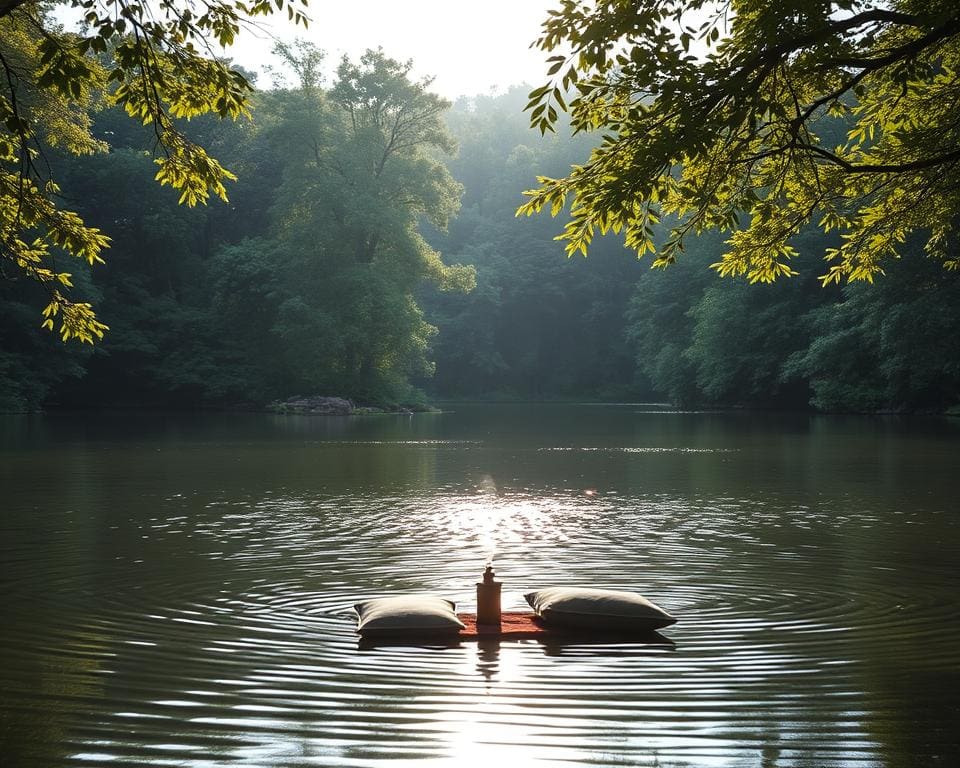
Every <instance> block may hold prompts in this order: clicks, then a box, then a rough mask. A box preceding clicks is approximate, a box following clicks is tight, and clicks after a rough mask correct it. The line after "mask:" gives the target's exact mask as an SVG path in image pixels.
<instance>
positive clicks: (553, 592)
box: [524, 587, 677, 631]
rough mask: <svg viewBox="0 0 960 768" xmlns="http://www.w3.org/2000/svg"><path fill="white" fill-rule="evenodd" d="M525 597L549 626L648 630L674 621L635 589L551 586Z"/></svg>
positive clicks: (674, 621)
mask: <svg viewBox="0 0 960 768" xmlns="http://www.w3.org/2000/svg"><path fill="white" fill-rule="evenodd" d="M524 597H526V599H527V602H528V603H530V607H531V608H533V610H534V612H535V613H536V614H537V616H539V617H540V618H541V619H543V621H544V623H545V624H547V625H548V626H560V627H573V628H581V629H599V630H604V629H619V630H632V631H649V630H654V629H660V628H661V627H668V626H670V625H671V624H676V622H677V620H676V619H675V618H674V617H673V616H671V615H670V614H669V613H667V612H666V611H665V610H663V608H661V607H660V606H658V605H654V604H653V603H651V602H650V601H649V600H647V598H645V597H643V596H642V595H638V594H637V593H636V592H617V591H614V590H611V589H590V588H587V587H550V588H549V589H540V590H537V591H536V592H530V593H528V594H526V595H524Z"/></svg>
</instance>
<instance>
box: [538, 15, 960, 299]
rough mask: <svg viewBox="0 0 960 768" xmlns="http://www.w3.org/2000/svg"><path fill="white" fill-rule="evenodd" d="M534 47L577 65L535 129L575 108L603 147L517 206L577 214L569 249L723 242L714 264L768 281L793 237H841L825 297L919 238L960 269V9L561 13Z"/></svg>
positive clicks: (785, 270)
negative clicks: (704, 235) (615, 242)
mask: <svg viewBox="0 0 960 768" xmlns="http://www.w3.org/2000/svg"><path fill="white" fill-rule="evenodd" d="M537 45H538V46H539V47H540V48H541V49H543V50H544V51H546V52H555V51H565V52H562V53H555V54H554V55H552V56H551V57H550V58H549V59H548V61H550V62H551V66H550V69H549V77H550V81H549V82H548V83H547V84H545V85H543V86H541V87H540V88H537V89H536V90H534V91H533V92H531V94H530V101H529V104H528V109H530V110H531V112H530V117H531V120H532V122H533V124H534V125H536V126H538V127H539V128H540V130H541V131H547V130H552V129H554V127H555V125H556V123H557V120H558V119H559V114H560V112H562V111H564V110H567V109H568V110H569V113H570V116H571V123H572V126H573V129H574V130H575V131H581V132H583V131H596V132H600V133H602V139H601V140H600V142H599V145H598V146H597V147H596V149H594V150H593V151H592V153H591V155H590V157H589V159H588V161H587V162H585V163H584V164H583V165H578V166H574V167H573V169H572V170H571V172H570V173H569V175H567V176H566V177H564V178H549V177H541V178H540V179H539V183H540V187H539V188H538V189H536V190H533V191H531V192H529V193H528V194H529V195H530V199H529V200H528V201H527V202H526V203H525V204H524V205H523V206H522V208H521V209H520V211H521V212H523V213H527V214H530V213H534V212H539V211H541V210H543V209H545V208H546V209H549V210H550V211H551V212H552V213H553V214H554V215H556V214H557V213H559V212H560V211H561V210H562V209H563V208H564V207H565V206H567V205H569V210H570V220H569V222H568V223H567V225H566V227H565V229H564V232H563V234H562V238H563V239H565V240H566V242H567V251H568V253H570V254H573V253H576V252H582V253H584V254H586V252H587V248H588V246H589V245H590V242H591V240H592V238H593V235H594V232H596V231H600V232H606V231H608V230H613V231H615V232H618V233H623V235H624V237H625V241H626V243H627V245H628V246H630V247H631V248H633V249H635V250H636V251H637V253H638V254H639V255H641V256H642V255H644V254H645V253H655V254H656V258H655V261H654V265H655V266H665V265H667V264H670V263H672V262H673V261H675V259H676V258H677V256H678V255H679V254H680V253H681V252H682V251H683V249H684V243H685V240H686V239H687V238H688V237H689V236H690V235H692V234H696V233H699V232H702V231H704V230H709V229H717V230H721V231H723V232H727V233H729V234H730V237H729V240H728V241H727V246H728V247H727V249H726V250H725V252H724V253H723V254H722V257H721V258H720V260H719V261H717V262H716V263H714V264H712V266H713V268H714V269H716V270H717V271H718V272H719V273H720V274H722V275H745V276H746V277H747V278H748V279H749V281H751V282H757V281H762V282H770V281H773V280H775V279H776V278H777V277H781V276H786V275H793V274H795V273H796V272H795V270H794V269H793V267H792V266H791V260H792V259H793V257H794V256H795V255H796V254H797V251H796V249H795V247H794V245H793V244H792V243H791V239H792V238H793V237H794V236H796V235H797V234H798V233H799V232H800V231H801V229H803V228H804V227H805V226H807V225H808V224H810V223H811V222H813V223H814V224H815V225H817V226H819V227H821V228H822V229H824V230H826V231H831V230H836V231H837V232H838V233H839V235H840V237H841V242H840V243H839V245H837V246H836V247H828V248H827V249H826V250H825V258H826V260H827V262H828V264H829V266H828V269H827V272H826V274H824V275H823V276H822V277H821V280H822V282H823V283H824V284H826V283H839V282H841V281H842V280H844V279H846V280H853V281H856V280H867V281H872V280H873V278H874V277H875V276H876V275H877V274H879V273H882V272H883V265H884V264H885V263H886V262H887V261H889V259H891V258H895V257H897V256H899V255H900V254H901V252H902V251H903V244H904V242H905V241H906V239H907V237H908V236H909V235H910V234H911V233H918V234H919V235H920V236H921V237H922V238H923V241H924V243H925V250H926V252H927V253H928V254H930V255H932V256H935V257H937V258H939V259H942V260H943V264H944V265H945V266H946V267H948V268H950V269H956V268H958V267H960V254H958V252H957V246H958V233H957V223H958V213H957V212H958V211H960V184H958V180H960V179H958V168H960V165H958V164H960V5H958V4H957V3H956V0H924V1H923V2H919V1H918V0H889V2H883V1H882V0H836V1H834V2H828V1H827V0H774V1H771V0H720V1H719V2H718V1H717V0H593V1H591V2H586V1H581V0H563V2H562V3H561V4H560V8H559V9H558V10H555V11H552V12H551V14H550V16H549V17H548V19H547V20H546V21H545V22H544V24H543V32H542V35H541V36H540V38H539V40H538V41H537ZM571 87H572V88H575V92H574V95H573V97H572V99H570V103H569V106H568V105H567V103H566V101H565V96H566V97H567V98H569V93H568V90H569V89H570V88H571ZM838 130H844V132H845V136H843V138H842V139H840V140H839V141H836V142H832V141H831V137H832V135H835V134H836V133H837V131H838ZM663 214H670V215H672V216H674V217H675V223H674V224H673V225H672V227H671V230H670V235H669V237H668V238H667V239H666V241H665V242H664V243H663V244H662V245H661V246H659V247H658V246H657V245H655V243H654V226H655V224H656V223H657V221H658V220H659V218H660V217H661V216H662V215H663Z"/></svg>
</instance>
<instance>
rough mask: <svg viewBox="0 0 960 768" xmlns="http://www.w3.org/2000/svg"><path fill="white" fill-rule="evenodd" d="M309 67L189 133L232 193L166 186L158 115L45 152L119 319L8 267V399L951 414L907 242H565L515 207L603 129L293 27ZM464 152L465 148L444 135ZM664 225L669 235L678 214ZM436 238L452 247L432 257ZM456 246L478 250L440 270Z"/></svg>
mask: <svg viewBox="0 0 960 768" xmlns="http://www.w3.org/2000/svg"><path fill="white" fill-rule="evenodd" d="M280 53H281V58H282V60H283V61H284V63H285V65H286V70H285V71H287V72H292V73H293V75H294V78H293V80H294V82H293V84H292V85H289V86H282V87H277V88H274V89H272V90H268V91H262V92H258V93H257V94H256V95H255V97H254V101H255V111H254V119H253V121H246V120H244V121H237V122H232V121H221V120H219V119H217V118H216V116H213V115H208V116H200V117H198V118H196V119H194V120H192V121H190V122H189V123H188V124H187V123H185V124H182V125H181V126H180V129H181V130H183V131H184V132H185V133H187V134H189V138H190V140H191V141H193V142H195V143H196V144H197V145H198V146H203V147H205V148H207V149H208V150H209V151H210V152H211V154H213V155H215V156H217V157H218V158H220V159H221V160H222V162H223V163H224V164H225V166H226V167H229V168H231V169H232V170H233V171H234V172H235V173H236V175H237V176H238V180H237V181H236V182H234V183H232V184H231V185H230V203H229V204H216V205H211V206H209V207H203V206H198V207H193V208H191V207H187V206H181V205H179V204H178V200H177V198H178V194H177V193H171V191H170V190H169V189H165V188H163V187H161V186H159V185H157V184H156V182H155V180H154V176H155V174H156V167H155V164H154V162H153V154H152V148H153V143H154V141H155V137H154V135H153V133H152V130H151V129H150V127H149V126H147V127H143V126H140V125H139V124H138V123H137V122H135V121H131V120H129V119H128V117H127V116H126V115H125V114H124V112H123V111H121V110H120V109H119V108H117V107H112V108H110V107H108V108H104V109H101V110H100V111H96V112H93V113H92V114H91V115H90V125H89V135H90V137H91V140H92V141H95V142H98V143H100V144H102V145H104V147H106V146H107V145H109V151H106V150H104V151H98V152H96V153H93V154H88V155H82V156H76V155H74V154H73V153H71V152H70V151H68V150H67V151H61V152H49V153H48V159H49V162H50V164H51V171H52V172H54V173H56V175H57V177H58V178H59V179H60V182H61V186H62V190H63V195H64V199H65V200H67V201H69V204H70V205H71V207H72V208H73V209H75V210H76V212H77V214H78V215H79V216H81V217H82V218H83V220H84V221H85V222H88V224H89V226H91V227H95V228H98V229H100V230H102V231H109V232H110V233H111V236H112V244H111V251H110V258H109V259H108V260H107V262H106V264H103V265H98V266H97V267H96V268H94V269H85V268H82V267H81V268H80V269H75V270H74V275H73V282H74V284H75V286H76V287H75V292H76V293H77V294H78V295H80V296H83V297H84V299H85V300H86V301H90V302H93V303H96V305H97V307H98V309H99V311H100V314H101V315H102V317H103V318H104V321H105V322H107V323H109V325H110V326H111V329H112V330H111V332H110V333H109V334H107V335H106V336H105V338H104V339H103V340H102V341H101V342H99V343H98V344H97V345H96V346H95V347H93V348H91V347H89V346H87V345H63V344H61V343H60V342H59V340H58V339H56V337H54V336H51V335H50V334H45V333H42V332H40V331H38V329H37V326H38V325H39V318H38V317H37V312H36V306H37V305H36V302H37V301H42V300H43V298H44V295H45V290H46V288H45V286H43V285H41V284H38V283H36V282H33V281H20V282H13V281H0V410H15V411H16V410H30V409H33V408H38V407H41V406H44V405H47V406H50V405H57V404H60V405H100V404H103V405H106V404H109V405H155V406H178V407H184V406H186V407H198V406H206V407H237V406H245V405H262V404H264V403H266V402H268V401H270V400H273V399H277V398H283V397H287V396H291V395H297V394H304V395H309V394H326V395H342V396H346V397H350V398H353V399H354V400H355V401H358V402H360V403H363V404H380V405H390V404H408V405H412V404H416V403H417V402H418V401H422V400H423V398H424V394H422V391H421V390H425V391H426V392H427V393H428V394H429V395H430V396H431V397H433V398H440V397H471V398H522V399H525V398H584V399H597V398H602V399H610V398H617V399H628V398H629V399H657V400H669V401H671V402H675V403H678V404H684V405H713V404H717V405H726V406H764V407H808V405H809V404H810V403H812V404H813V405H815V406H816V407H819V408H822V409H826V410H855V411H870V410H878V409H894V410H925V409H929V410H942V409H945V408H949V407H952V406H956V405H957V404H958V403H960V342H958V339H960V273H957V272H949V271H945V270H943V269H942V268H941V264H940V262H939V261H938V260H936V259H930V258H927V257H926V256H925V254H924V252H923V242H922V240H908V241H907V242H906V244H905V248H904V249H903V250H904V253H903V258H902V259H900V260H894V261H892V262H890V263H889V264H888V265H887V267H886V271H887V273H888V274H887V276H885V277H878V278H877V279H876V281H875V283H874V284H873V285H864V284H862V283H851V284H847V285H844V286H842V287H839V286H829V287H828V288H826V289H824V288H822V287H821V286H820V284H819V281H818V280H817V279H816V274H815V273H816V270H815V269H803V268H802V267H804V266H810V267H812V266H813V265H814V264H816V263H817V262H818V261H819V259H820V257H821V255H822V253H823V252H824V250H825V249H828V248H833V247H837V244H838V243H839V242H840V237H839V235H838V234H837V233H830V234H824V233H823V232H822V231H821V230H820V229H818V228H817V227H816V226H812V225H811V226H808V227H806V228H804V229H803V230H802V231H801V232H800V234H799V235H798V236H797V237H795V238H794V239H793V240H792V243H793V246H794V247H795V248H796V251H797V255H796V257H795V263H796V265H797V266H798V271H799V272H800V273H801V274H800V277H798V278H794V279H792V280H789V281H777V282H775V283H773V284H762V285H753V286H751V285H749V283H748V281H747V280H746V278H734V279H728V280H719V279H717V278H716V276H715V274H714V273H712V272H711V271H710V270H708V269H705V268H704V266H705V265H708V264H711V263H715V262H716V261H717V260H718V259H720V257H721V254H722V253H723V250H724V247H725V246H724V243H723V238H722V236H720V235H718V234H716V233H704V234H702V235H699V236H691V237H689V238H687V242H686V253H685V257H684V258H683V259H681V260H680V261H679V262H678V263H677V264H676V265H674V266H673V267H672V268H671V269H669V270H651V269H649V268H648V267H647V265H645V264H644V263H642V262H639V261H637V260H636V259H635V258H634V254H632V253H631V252H630V251H629V250H626V249H624V248H623V246H622V245H621V243H620V242H619V239H618V238H616V237H613V236H608V237H601V238H598V239H597V240H596V241H595V242H594V243H593V245H592V247H591V258H590V259H589V260H584V259H579V258H578V259H569V258H567V257H566V256H565V255H564V246H563V244H562V243H559V242H556V241H555V240H554V232H553V229H554V228H553V225H552V222H551V221H550V220H549V219H547V218H546V217H532V218H528V217H519V218H517V217H515V216H514V211H515V210H516V207H517V205H518V204H519V202H520V201H521V200H522V190H523V189H525V188H526V187H528V186H529V185H530V182H531V180H532V179H533V178H534V177H535V175H536V174H537V173H542V172H547V173H556V174H561V173H563V172H565V171H566V169H568V168H569V166H570V164H571V163H572V162H575V161H576V158H578V157H580V156H582V155H583V154H584V153H585V152H589V151H590V143H589V142H590V137H589V136H588V135H579V136H576V137H574V138H572V139H571V138H566V137H563V136H562V135H554V134H547V135H546V136H540V135H539V134H538V133H537V132H532V131H530V130H529V129H528V127H527V124H526V123H527V118H526V117H525V116H524V115H523V111H522V107H523V104H524V102H525V97H524V95H523V94H524V91H522V90H520V89H516V90H513V91H511V92H509V93H507V94H504V95H502V96H499V97H478V98H475V99H463V100H460V101H459V102H457V103H456V104H454V105H452V107H451V108H449V109H447V108H448V105H447V104H445V103H444V102H443V101H442V100H441V99H439V98H437V97H436V96H434V95H432V94H430V92H429V89H428V88H427V83H416V82H412V81H411V80H410V77H409V67H408V65H406V64H403V63H400V62H396V61H393V60H391V59H389V58H388V57H387V56H385V55H384V54H383V53H382V52H378V51H374V52H370V53H368V54H367V56H365V57H364V58H363V60H361V61H360V62H350V61H344V62H341V64H340V66H339V68H338V69H337V72H336V75H335V78H334V80H333V82H332V83H330V84H329V85H327V84H325V83H323V82H322V81H321V79H320V76H319V71H320V68H319V64H320V62H321V60H322V54H321V53H320V52H319V51H317V50H316V49H314V48H312V47H310V46H309V45H304V44H300V45H295V46H291V47H288V48H284V49H282V50H281V51H280ZM455 145H457V146H458V147H459V149H458V150H457V152H456V154H450V152H451V150H453V149H454V146H455ZM671 223H672V222H670V221H668V222H665V223H664V225H657V226H656V227H654V229H653V231H652V235H653V237H654V239H655V240H656V241H657V242H658V243H662V242H663V241H665V240H666V239H668V238H669V237H670V233H669V229H670V227H669V225H670V224H671ZM441 253H442V254H444V257H443V259H441V257H440V254H441ZM448 264H461V265H464V266H452V267H451V266H448Z"/></svg>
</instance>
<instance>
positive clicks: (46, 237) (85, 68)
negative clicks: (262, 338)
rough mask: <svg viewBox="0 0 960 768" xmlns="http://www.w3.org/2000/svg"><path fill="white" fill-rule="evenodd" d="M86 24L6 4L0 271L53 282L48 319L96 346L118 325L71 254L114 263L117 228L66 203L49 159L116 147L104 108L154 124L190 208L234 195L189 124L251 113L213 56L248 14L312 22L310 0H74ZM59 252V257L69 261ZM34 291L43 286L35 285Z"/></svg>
mask: <svg viewBox="0 0 960 768" xmlns="http://www.w3.org/2000/svg"><path fill="white" fill-rule="evenodd" d="M67 4H68V5H69V6H70V7H71V8H72V9H74V10H76V11H79V12H80V13H81V14H82V17H83V26H82V28H81V29H80V31H77V32H71V31H65V30H64V29H63V28H62V27H61V25H60V24H58V23H57V21H56V18H55V17H54V15H53V13H52V11H53V8H54V3H52V2H50V0H0V268H4V269H5V270H8V271H10V272H12V273H13V275H15V276H17V277H21V278H24V279H29V280H30V281H32V282H35V283H37V284H39V285H40V286H42V287H43V288H44V289H45V290H44V292H43V293H41V294H40V295H41V296H44V300H45V303H46V307H45V309H44V310H43V316H44V318H45V319H44V321H43V326H44V327H45V328H48V329H50V330H53V328H54V325H55V323H56V322H57V321H59V323H60V328H59V332H60V336H61V338H62V339H63V340H64V341H67V340H69V339H78V340H80V341H86V342H90V343H93V340H94V339H95V338H97V339H102V338H103V334H104V331H106V330H108V328H107V326H106V325H105V324H104V323H102V322H100V321H99V320H98V319H97V316H96V314H95V312H94V310H93V308H92V306H91V304H90V302H86V301H76V300H73V299H71V298H69V296H68V289H70V288H73V283H72V277H73V275H72V274H71V273H70V272H66V271H62V266H61V265H62V256H64V255H67V256H71V257H75V258H78V259H81V260H82V261H85V262H86V263H87V264H89V265H94V264H100V263H103V259H102V258H101V254H102V252H103V251H104V250H105V249H107V248H108V247H109V245H110V235H109V234H108V233H107V232H104V231H102V230H101V229H99V228H97V227H95V226H91V225H89V224H88V223H87V222H86V221H85V220H84V218H83V216H82V215H79V214H78V212H77V211H76V210H73V209H71V208H67V207H65V206H64V204H63V197H62V195H61V192H62V187H61V185H60V182H59V181H58V178H59V177H58V175H57V174H56V173H55V171H54V169H53V168H52V167H51V163H50V158H49V154H50V153H52V152H55V151H63V152H67V153H69V154H72V155H76V156H82V155H89V154H93V153H96V152H102V151H105V150H106V149H107V147H108V144H107V142H105V141H103V140H101V139H98V138H97V137H96V136H94V135H93V133H92V132H91V120H90V114H89V110H90V109H91V108H93V107H96V106H100V105H103V104H110V105H113V106H114V107H115V108H117V109H120V110H123V111H124V112H125V113H126V114H127V115H128V116H129V117H131V118H134V119H135V120H136V121H137V122H138V123H140V124H142V125H145V126H150V128H151V132H152V135H153V142H154V147H155V149H158V150H160V151H159V152H158V153H157V156H156V159H155V160H154V161H153V162H154V163H155V165H156V167H155V168H154V169H153V170H154V171H155V178H156V180H157V181H158V182H159V183H160V184H164V185H170V186H171V187H173V188H175V189H177V190H178V191H179V192H180V193H181V194H180V202H181V203H186V204H187V205H189V206H193V205H196V204H197V203H198V202H205V201H206V200H207V199H208V198H209V197H210V195H211V194H213V195H215V196H216V197H220V198H222V199H224V200H226V188H225V186H224V183H225V182H226V181H229V180H232V179H234V178H235V177H234V176H233V174H232V173H230V172H229V171H227V170H226V169H225V168H224V167H223V166H222V165H221V164H220V163H219V162H218V161H217V160H215V159H214V158H213V157H212V156H211V155H209V154H207V151H206V149H205V148H204V146H203V145H202V144H200V143H198V142H196V141H194V140H193V139H192V138H191V135H190V134H189V132H187V131H185V130H184V129H183V127H182V125H181V122H180V121H181V120H182V119H184V118H186V119H189V118H194V117H197V116H202V115H207V114H216V115H218V116H220V117H231V118H236V117H239V116H240V115H244V114H248V110H247V103H248V100H249V96H250V93H251V92H252V86H251V84H250V83H249V82H248V81H247V79H246V78H245V77H244V75H243V73H241V72H240V71H238V70H235V69H231V68H230V66H229V65H228V63H226V62H224V61H222V60H219V59H216V58H213V57H211V56H209V55H208V51H209V50H211V43H214V42H215V43H218V44H220V45H221V46H229V45H230V44H232V43H233V42H234V39H235V37H236V35H237V33H238V32H239V30H240V28H241V25H243V24H247V23H249V19H250V18H251V17H258V16H266V15H270V14H272V13H273V12H274V11H275V10H276V11H286V13H287V15H288V17H289V18H290V19H291V20H292V21H294V22H295V23H302V24H304V25H306V23H307V20H306V16H305V15H304V14H303V11H302V8H301V7H300V6H303V5H305V4H306V0H289V2H288V0H253V2H242V1H241V0H208V1H207V2H204V3H202V4H200V5H199V6H198V5H196V4H194V3H193V2H190V0H155V2H145V1H143V0H69V2H68V3H67ZM58 257H61V258H60V260H59V263H58ZM27 293H29V294H31V295H32V294H34V293H35V292H34V291H27Z"/></svg>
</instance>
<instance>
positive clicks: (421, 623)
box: [353, 595, 463, 637]
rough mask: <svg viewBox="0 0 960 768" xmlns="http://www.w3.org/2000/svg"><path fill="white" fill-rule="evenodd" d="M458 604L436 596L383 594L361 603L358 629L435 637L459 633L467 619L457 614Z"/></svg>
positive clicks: (356, 607)
mask: <svg viewBox="0 0 960 768" xmlns="http://www.w3.org/2000/svg"><path fill="white" fill-rule="evenodd" d="M454 608H456V603H453V602H451V601H449V600H444V599H443V598H442V597H434V596H433V595H400V596H398V597H379V598H376V599H374V600H364V601H363V602H362V603H357V604H356V605H354V606H353V609H354V610H355V611H356V612H357V616H358V617H359V620H358V621H357V632H359V633H360V634H361V635H363V636H364V637H369V636H373V635H417V636H421V637H422V636H432V635H443V634H447V635H450V634H456V633H457V632H459V631H460V630H461V629H463V622H461V621H460V619H458V618H457V614H456V613H454Z"/></svg>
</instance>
